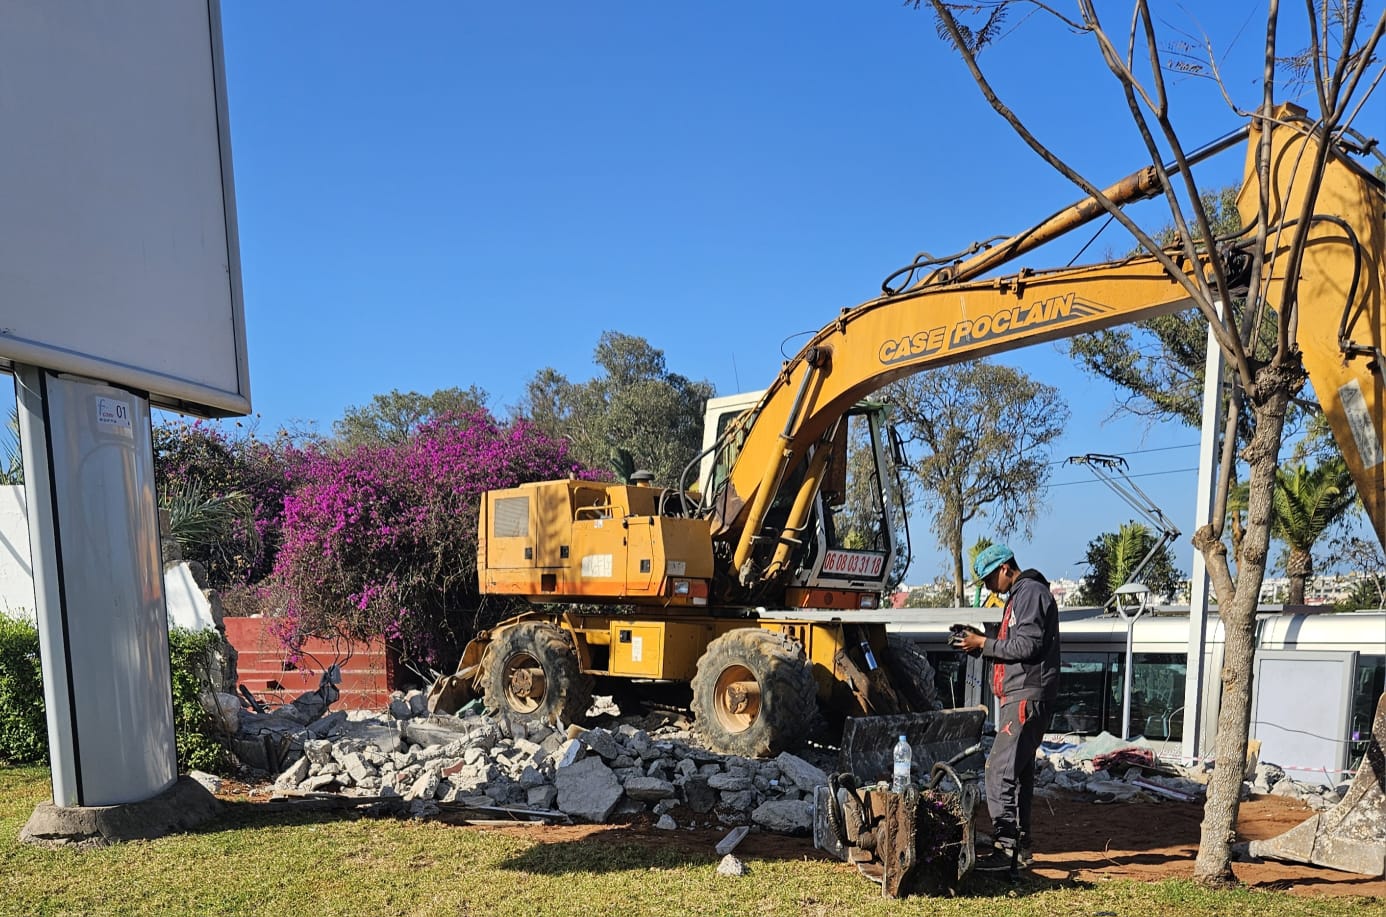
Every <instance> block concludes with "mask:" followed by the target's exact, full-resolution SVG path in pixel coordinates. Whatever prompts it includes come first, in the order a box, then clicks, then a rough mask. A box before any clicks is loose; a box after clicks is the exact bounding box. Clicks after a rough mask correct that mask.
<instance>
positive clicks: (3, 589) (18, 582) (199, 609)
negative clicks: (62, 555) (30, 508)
mask: <svg viewBox="0 0 1386 917" xmlns="http://www.w3.org/2000/svg"><path fill="white" fill-rule="evenodd" d="M164 600H165V602H166V603H167V605H168V623H169V626H171V627H182V628H186V629H188V630H204V629H206V628H210V627H214V626H215V624H214V622H213V620H212V606H211V605H210V604H209V603H208V601H207V597H206V596H204V595H203V594H202V590H200V589H198V588H197V584H196V583H195V582H193V578H192V571H191V570H189V569H188V565H187V564H172V565H170V566H169V567H167V568H166V569H165V570H164ZM0 614H7V615H9V616H10V617H14V618H20V617H27V618H28V619H29V620H31V621H32V620H34V575H33V569H32V567H31V566H30V561H29V517H28V513H27V510H26V509H25V504H24V487H23V486H22V485H14V484H5V485H0Z"/></svg>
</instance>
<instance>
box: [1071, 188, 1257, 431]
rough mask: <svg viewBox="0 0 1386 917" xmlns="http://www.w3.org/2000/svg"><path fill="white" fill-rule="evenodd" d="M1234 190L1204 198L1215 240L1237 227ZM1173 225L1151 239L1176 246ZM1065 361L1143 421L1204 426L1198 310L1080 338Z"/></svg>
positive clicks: (1204, 340) (1203, 339)
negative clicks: (1110, 387)
mask: <svg viewBox="0 0 1386 917" xmlns="http://www.w3.org/2000/svg"><path fill="white" fill-rule="evenodd" d="M1238 190H1239V189H1238V188H1237V187H1235V186H1233V187H1226V188H1222V189H1220V190H1217V191H1213V192H1210V193H1208V194H1205V195H1203V206H1204V209H1205V210H1206V211H1207V213H1208V217H1209V221H1210V224H1211V226H1212V230H1213V233H1214V235H1215V236H1224V235H1231V234H1234V233H1236V232H1237V230H1238V229H1239V228H1240V225H1241V217H1240V215H1239V214H1238V213H1237V192H1238ZM1175 238H1176V233H1175V229H1174V227H1173V226H1172V225H1167V226H1166V227H1165V228H1164V229H1162V230H1160V231H1159V232H1158V233H1156V234H1155V239H1156V241H1157V242H1159V243H1160V244H1162V245H1168V244H1170V243H1172V242H1174V241H1175ZM1068 352H1069V355H1070V356H1072V357H1073V358H1074V360H1075V361H1077V363H1078V364H1079V365H1080V366H1082V367H1083V368H1084V369H1086V370H1087V371H1088V372H1090V373H1092V374H1093V375H1095V376H1098V377H1099V378H1102V379H1106V380H1108V381H1109V382H1112V383H1113V384H1115V385H1116V386H1117V389H1118V390H1119V391H1121V392H1124V393H1125V394H1124V395H1123V396H1121V397H1120V401H1119V407H1120V409H1121V410H1124V411H1126V412H1127V413H1130V414H1135V415H1138V416H1141V417H1150V418H1159V419H1175V420H1179V421H1181V422H1183V423H1186V424H1188V425H1189V426H1191V427H1197V426H1200V425H1201V424H1202V422H1203V370H1204V366H1205V364H1206V361H1207V356H1208V320H1207V319H1206V318H1204V317H1203V315H1202V314H1201V313H1200V312H1199V311H1198V310H1197V309H1190V310H1188V311H1185V312H1176V313H1174V314H1172V315H1161V316H1158V317H1156V318H1151V319H1146V320H1145V321H1141V322H1135V323H1134V324H1130V325H1122V326H1120V327H1117V328H1108V329H1106V330H1104V331H1097V332H1094V333H1092V334H1080V335H1077V336H1076V337H1073V338H1070V339H1069V340H1068Z"/></svg>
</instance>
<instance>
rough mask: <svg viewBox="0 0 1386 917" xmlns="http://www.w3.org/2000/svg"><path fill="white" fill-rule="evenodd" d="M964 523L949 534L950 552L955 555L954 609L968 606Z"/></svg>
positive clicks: (959, 524)
mask: <svg viewBox="0 0 1386 917" xmlns="http://www.w3.org/2000/svg"><path fill="white" fill-rule="evenodd" d="M962 534H963V533H962V523H961V522H959V523H958V525H957V526H956V527H955V528H954V529H953V530H952V531H951V532H949V533H948V551H949V553H951V554H952V555H953V607H954V608H962V607H963V606H964V605H966V604H967V601H966V597H965V595H964V592H965V590H966V588H967V580H966V579H964V578H963V576H964V571H963V538H962Z"/></svg>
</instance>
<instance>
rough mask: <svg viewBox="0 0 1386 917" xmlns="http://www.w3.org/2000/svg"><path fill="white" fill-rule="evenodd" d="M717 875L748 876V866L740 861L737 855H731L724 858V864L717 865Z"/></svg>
mask: <svg viewBox="0 0 1386 917" xmlns="http://www.w3.org/2000/svg"><path fill="white" fill-rule="evenodd" d="M717 875H719V876H744V875H746V864H745V863H743V862H741V861H740V860H738V859H737V858H736V855H735V854H731V853H729V854H727V855H726V856H724V857H722V862H720V863H718V864H717Z"/></svg>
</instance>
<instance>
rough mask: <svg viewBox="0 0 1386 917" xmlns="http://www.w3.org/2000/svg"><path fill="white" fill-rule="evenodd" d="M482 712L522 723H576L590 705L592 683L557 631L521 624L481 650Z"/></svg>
mask: <svg viewBox="0 0 1386 917" xmlns="http://www.w3.org/2000/svg"><path fill="white" fill-rule="evenodd" d="M482 668H483V670H484V671H485V676H484V679H483V680H484V683H485V686H486V695H485V696H486V709H488V710H490V711H492V712H494V713H505V714H508V715H510V716H512V717H516V718H518V719H521V720H525V721H530V722H534V721H538V722H544V723H559V722H561V723H563V724H565V725H567V724H572V723H576V722H578V721H580V720H581V719H582V717H583V715H584V714H585V713H586V712H587V708H588V707H590V706H592V678H591V676H588V675H583V674H582V672H581V671H580V670H579V668H578V659H577V651H576V650H574V649H573V644H572V641H571V640H570V639H569V637H568V634H567V633H566V632H564V630H563V629H562V628H560V627H557V626H555V625H553V624H548V623H545V622H542V621H525V622H523V623H521V624H516V625H515V626H514V627H511V628H510V629H508V630H506V631H505V632H504V633H502V634H501V635H500V637H498V638H497V639H495V640H492V641H491V643H490V645H489V646H487V647H486V656H485V660H484V662H483V663H482Z"/></svg>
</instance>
